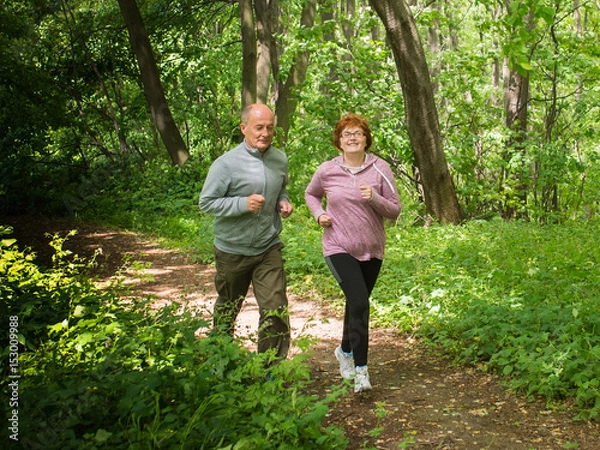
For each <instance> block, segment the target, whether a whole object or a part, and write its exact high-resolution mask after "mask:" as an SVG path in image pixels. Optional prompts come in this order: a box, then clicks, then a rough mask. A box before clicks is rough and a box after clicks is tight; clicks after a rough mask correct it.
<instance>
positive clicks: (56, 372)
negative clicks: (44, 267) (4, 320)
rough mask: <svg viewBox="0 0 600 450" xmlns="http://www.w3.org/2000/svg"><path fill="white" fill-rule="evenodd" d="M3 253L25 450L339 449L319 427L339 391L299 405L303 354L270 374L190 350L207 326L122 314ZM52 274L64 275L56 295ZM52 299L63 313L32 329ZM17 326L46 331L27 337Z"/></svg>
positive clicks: (146, 305)
mask: <svg viewBox="0 0 600 450" xmlns="http://www.w3.org/2000/svg"><path fill="white" fill-rule="evenodd" d="M2 245H3V246H2V253H1V255H0V256H1V258H0V263H1V265H0V268H2V272H1V273H2V274H3V276H2V277H1V278H0V289H2V292H3V293H8V294H9V295H8V297H5V296H3V298H9V303H8V310H9V313H10V315H11V316H17V317H19V332H20V333H22V334H23V335H24V341H26V342H33V339H32V338H31V336H34V337H35V338H36V339H35V346H34V347H35V348H27V349H24V350H23V352H22V353H21V355H20V357H19V367H20V370H21V378H20V380H19V407H20V410H22V411H24V412H25V411H26V413H23V414H21V415H20V422H19V428H20V436H21V443H22V444H23V445H25V446H26V447H29V448H46V449H59V448H60V449H70V448H72V449H75V448H77V449H79V448H128V449H130V448H144V449H145V448H173V447H179V448H193V449H233V448H235V449H255V448H260V449H288V448H289V449H292V448H293V449H313V448H322V449H328V448H332V449H333V448H345V446H346V444H347V442H346V440H345V438H344V437H343V435H342V432H341V431H340V430H338V429H336V428H333V427H329V428H327V429H323V427H322V426H321V423H322V422H323V421H324V418H325V414H326V413H327V411H328V406H327V404H328V403H329V402H331V401H333V400H335V398H336V397H337V396H338V395H340V393H341V391H340V390H337V391H336V392H334V393H333V394H331V395H330V396H329V397H328V398H326V399H325V400H318V399H317V398H316V397H315V396H308V395H304V394H303V391H304V390H305V389H306V388H307V386H308V385H309V383H310V378H309V369H308V365H307V364H306V363H305V359H306V358H307V354H306V353H304V354H301V355H299V356H297V357H295V358H294V359H292V360H289V361H284V362H281V363H280V364H278V365H275V366H271V365H270V364H269V362H270V358H272V357H273V355H271V354H262V355H257V354H254V353H252V352H250V351H249V350H247V349H245V348H244V347H242V346H241V345H240V344H239V343H237V342H235V341H232V340H231V339H229V338H223V337H207V338H197V337H196V336H195V331H196V330H197V329H198V328H200V327H204V326H206V325H207V324H206V323H205V322H204V320H203V319H200V318H198V317H193V316H192V315H191V314H190V313H188V312H184V313H181V312H179V311H178V310H177V308H178V307H179V305H172V306H171V307H167V308H163V309H161V310H158V311H157V310H155V309H154V308H153V307H152V302H151V300H150V299H148V300H147V301H144V302H137V303H133V304H132V303H131V302H125V301H124V300H123V299H122V298H121V297H120V296H119V292H118V291H112V290H108V291H103V292H100V291H98V290H97V289H96V288H95V287H94V285H93V284H92V283H91V282H90V281H86V280H85V279H78V277H76V276H71V273H70V272H65V268H64V265H63V264H60V263H59V264H58V267H56V268H54V269H52V270H51V271H50V272H49V273H48V274H46V273H43V272H41V271H40V270H39V269H36V268H35V267H34V266H33V265H32V263H31V257H30V256H29V255H28V254H27V253H26V252H19V251H18V250H16V249H15V248H14V242H3V244H2ZM24 268H25V269H27V270H23V269H24ZM61 271H62V272H61ZM58 273H63V274H65V275H66V276H64V277H61V282H60V284H58V283H56V282H55V280H54V278H55V276H57V274H58ZM5 274H10V277H7V276H6V275H5ZM17 278H18V279H17ZM65 293H66V294H65ZM60 295H67V297H68V301H63V302H61V303H60V307H58V308H56V310H52V311H51V314H50V313H49V314H47V315H46V316H43V317H42V316H41V315H40V314H41V311H44V310H45V309H46V308H47V307H49V306H50V305H51V304H52V303H51V302H52V299H54V298H56V296H59V297H60ZM32 298H33V299H34V300H33V301H32V300H31V299H32ZM5 308H6V306H5ZM27 314H28V316H26V315H27ZM25 317H38V319H39V322H40V324H42V323H44V322H46V323H47V325H48V326H47V327H43V326H41V325H40V327H37V326H36V327H31V326H30V324H29V320H24V319H25ZM42 328H43V329H46V330H47V335H46V336H45V337H44V338H43V339H42V338H41V335H40V333H39V330H40V329H42ZM30 347H31V346H30ZM4 354H5V355H6V354H8V347H6V350H5V351H4ZM3 367H7V365H6V364H3ZM3 378H4V377H3ZM4 381H7V378H5V379H4Z"/></svg>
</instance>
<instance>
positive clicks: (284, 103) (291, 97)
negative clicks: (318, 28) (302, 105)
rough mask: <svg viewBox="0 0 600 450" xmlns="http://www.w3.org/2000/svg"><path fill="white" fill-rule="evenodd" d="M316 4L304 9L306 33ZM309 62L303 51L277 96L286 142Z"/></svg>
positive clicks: (302, 24)
mask: <svg viewBox="0 0 600 450" xmlns="http://www.w3.org/2000/svg"><path fill="white" fill-rule="evenodd" d="M316 4H317V1H316V0H308V1H307V2H306V4H305V5H304V8H303V9H302V15H301V18H300V27H301V29H302V30H304V31H306V30H310V29H311V28H312V27H313V25H314V23H315V15H316ZM309 61H310V54H309V52H308V50H302V51H299V53H298V54H296V56H295V58H294V63H293V65H292V67H291V69H290V73H289V75H288V77H287V79H286V80H285V83H284V84H283V86H281V88H280V90H279V92H278V95H277V101H276V103H275V114H276V117H277V126H278V127H281V128H282V129H283V134H284V141H285V140H287V135H288V132H289V131H290V123H291V117H292V115H293V113H294V111H295V110H296V106H297V104H298V100H297V96H296V93H295V92H294V91H295V89H297V88H298V86H300V85H301V84H302V83H303V82H304V80H305V78H306V71H307V70H308V63H309Z"/></svg>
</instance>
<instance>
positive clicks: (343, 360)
mask: <svg viewBox="0 0 600 450" xmlns="http://www.w3.org/2000/svg"><path fill="white" fill-rule="evenodd" d="M334 354H335V358H336V359H337V360H338V361H339V363H340V374H341V375H342V378H345V379H347V380H351V379H353V378H354V375H355V374H356V371H355V370H354V358H353V357H352V353H346V352H344V351H343V350H342V346H341V345H340V346H339V347H338V348H336V349H335V352H334Z"/></svg>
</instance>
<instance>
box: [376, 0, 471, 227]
mask: <svg viewBox="0 0 600 450" xmlns="http://www.w3.org/2000/svg"><path fill="white" fill-rule="evenodd" d="M369 2H370V4H371V6H372V7H373V9H374V10H375V11H376V12H377V15H378V16H379V17H380V19H381V20H382V22H383V24H384V26H385V29H386V32H387V36H388V40H389V43H390V46H391V49H392V53H393V55H394V60H395V62H396V68H397V71H398V76H399V78H400V84H401V86H402V93H403V97H404V104H405V110H406V127H407V130H408V135H409V139H410V142H411V145H412V147H413V152H414V156H415V165H416V166H417V169H418V171H419V175H420V177H421V181H422V185H423V194H424V200H425V206H426V208H427V213H428V214H429V215H430V216H432V217H434V218H436V219H437V220H439V221H440V222H442V223H459V222H460V220H461V211H460V207H459V205H458V199H457V197H456V191H455V189H454V182H453V180H452V177H451V175H450V172H449V169H448V164H447V162H446V156H445V155H444V150H443V148H442V138H441V134H440V126H439V119H438V113H437V108H436V105H435V100H434V95H433V87H432V83H431V78H430V76H429V68H428V66H427V60H426V58H425V52H424V50H423V46H422V43H421V39H420V36H419V32H418V30H417V27H416V24H415V20H414V17H413V14H412V12H411V10H410V8H409V6H408V4H407V3H406V1H405V0H369Z"/></svg>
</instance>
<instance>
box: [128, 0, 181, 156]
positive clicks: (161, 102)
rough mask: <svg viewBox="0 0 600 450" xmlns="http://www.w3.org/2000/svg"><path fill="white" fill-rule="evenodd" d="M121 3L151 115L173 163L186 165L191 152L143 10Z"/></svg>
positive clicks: (134, 3)
mask: <svg viewBox="0 0 600 450" xmlns="http://www.w3.org/2000/svg"><path fill="white" fill-rule="evenodd" d="M119 7H120V8H121V14H122V15H123V19H125V24H126V25H127V30H128V31H129V40H130V42H131V46H132V47H133V51H134V53H135V55H136V57H137V60H138V64H139V67H140V73H141V76H142V84H143V86H144V94H145V95H146V100H147V101H148V105H149V106H150V112H151V113H152V118H153V119H154V122H155V124H156V127H157V128H158V131H159V133H160V136H161V138H162V141H163V143H164V144H165V147H166V148H167V151H168V152H169V156H170V157H171V161H172V162H173V164H174V165H179V166H183V164H184V163H185V162H186V161H187V159H188V158H189V156H190V155H189V153H188V150H187V148H186V146H185V142H183V139H182V137H181V134H180V132H179V129H178V128H177V125H176V124H175V120H174V119H173V115H172V114H171V110H170V109H169V105H168V103H167V99H166V98H165V93H164V90H163V87H162V83H161V81H160V76H159V73H158V67H157V65H156V60H155V59H154V54H153V53H152V47H151V45H150V39H149V38H148V34H147V33H146V27H145V26H144V22H143V20H142V15H141V14H140V10H139V8H138V6H137V3H136V2H135V0H119Z"/></svg>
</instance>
